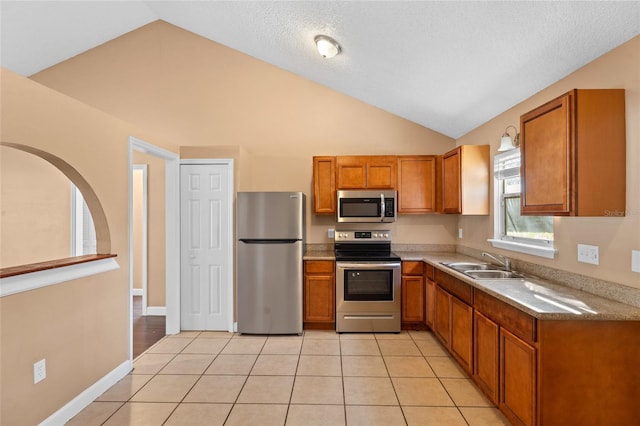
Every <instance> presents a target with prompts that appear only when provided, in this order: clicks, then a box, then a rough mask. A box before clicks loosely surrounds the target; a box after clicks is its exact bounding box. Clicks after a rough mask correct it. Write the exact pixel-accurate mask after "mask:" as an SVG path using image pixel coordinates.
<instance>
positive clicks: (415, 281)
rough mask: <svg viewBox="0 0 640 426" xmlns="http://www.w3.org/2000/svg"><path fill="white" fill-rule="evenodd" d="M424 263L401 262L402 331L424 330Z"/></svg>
mask: <svg viewBox="0 0 640 426" xmlns="http://www.w3.org/2000/svg"><path fill="white" fill-rule="evenodd" d="M424 292H425V288H424V263H423V262H422V261H419V262H415V261H404V262H402V329H403V330H424V329H425V321H424V315H425V309H424V308H425V295H424Z"/></svg>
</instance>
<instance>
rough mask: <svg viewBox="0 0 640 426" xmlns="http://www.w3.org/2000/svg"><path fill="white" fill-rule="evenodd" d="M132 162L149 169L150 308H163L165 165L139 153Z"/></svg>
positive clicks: (155, 158) (148, 286) (148, 265)
mask: <svg viewBox="0 0 640 426" xmlns="http://www.w3.org/2000/svg"><path fill="white" fill-rule="evenodd" d="M133 162H134V163H136V164H146V165H147V226H148V229H147V306H158V307H161V306H165V294H166V290H165V286H166V280H165V272H166V266H165V253H166V244H165V239H166V237H165V180H166V177H165V162H164V160H163V159H161V158H159V157H156V156H153V155H150V154H145V153H143V152H138V151H134V153H133ZM134 256H135V254H134Z"/></svg>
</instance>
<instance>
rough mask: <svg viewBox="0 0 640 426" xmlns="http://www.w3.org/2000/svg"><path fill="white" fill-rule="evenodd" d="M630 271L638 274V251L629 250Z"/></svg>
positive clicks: (639, 261) (639, 269)
mask: <svg viewBox="0 0 640 426" xmlns="http://www.w3.org/2000/svg"><path fill="white" fill-rule="evenodd" d="M631 270H632V271H633V272H640V250H631Z"/></svg>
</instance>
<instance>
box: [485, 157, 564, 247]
mask: <svg viewBox="0 0 640 426" xmlns="http://www.w3.org/2000/svg"><path fill="white" fill-rule="evenodd" d="M513 154H514V151H513V150H511V151H506V152H502V153H500V154H497V155H496V156H495V157H494V159H493V164H494V173H493V203H494V205H493V212H494V214H493V238H490V239H488V240H487V241H488V242H490V243H491V245H492V246H493V247H495V248H499V249H503V250H510V251H515V252H518V253H524V254H529V255H532V256H538V257H545V258H547V259H554V258H555V256H556V254H557V253H558V249H556V248H555V247H552V246H545V245H543V244H542V243H541V244H529V243H525V242H520V241H514V240H506V239H502V238H501V236H500V229H501V226H502V223H503V219H504V218H503V217H502V216H503V214H502V206H501V205H500V202H501V199H502V197H501V195H500V191H501V190H500V182H499V179H498V177H497V176H496V173H495V164H496V163H497V162H498V161H500V160H502V159H503V158H504V157H508V156H510V155H513Z"/></svg>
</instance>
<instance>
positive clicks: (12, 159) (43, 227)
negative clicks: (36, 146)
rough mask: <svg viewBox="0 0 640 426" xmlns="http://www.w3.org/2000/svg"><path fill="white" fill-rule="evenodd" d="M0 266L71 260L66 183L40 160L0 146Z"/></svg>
mask: <svg viewBox="0 0 640 426" xmlns="http://www.w3.org/2000/svg"><path fill="white" fill-rule="evenodd" d="M0 182H1V183H0V185H1V190H0V206H1V207H0V208H1V209H2V224H1V226H0V247H1V248H2V249H1V250H0V267H2V268H6V267H9V266H16V265H24V264H28V263H36V262H43V261H46V260H52V259H61V258H65V257H69V256H71V182H70V181H69V179H67V177H66V176H65V175H64V174H63V173H62V172H61V171H60V170H58V169H57V168H56V167H54V166H53V165H51V164H50V163H49V162H47V161H45V160H43V159H42V158H40V157H38V156H36V155H33V154H30V153H27V152H23V151H20V150H18V149H15V148H10V147H6V146H1V147H0Z"/></svg>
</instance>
